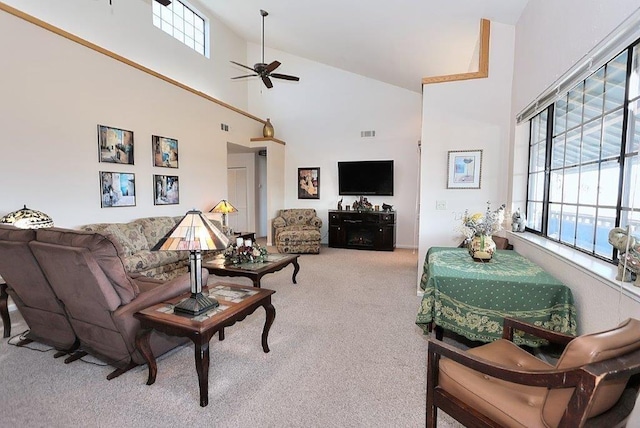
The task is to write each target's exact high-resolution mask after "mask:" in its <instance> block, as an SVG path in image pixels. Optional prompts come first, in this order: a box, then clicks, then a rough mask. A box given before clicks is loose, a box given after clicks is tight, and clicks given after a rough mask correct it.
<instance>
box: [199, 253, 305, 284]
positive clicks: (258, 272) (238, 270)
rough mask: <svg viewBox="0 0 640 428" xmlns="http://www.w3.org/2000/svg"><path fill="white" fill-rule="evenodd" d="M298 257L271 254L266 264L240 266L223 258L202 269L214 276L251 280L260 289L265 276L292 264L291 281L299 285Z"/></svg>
mask: <svg viewBox="0 0 640 428" xmlns="http://www.w3.org/2000/svg"><path fill="white" fill-rule="evenodd" d="M298 257H299V255H298V254H269V255H268V256H267V258H266V260H265V261H264V262H260V263H238V264H233V263H231V262H227V261H226V260H225V259H224V257H221V258H216V259H213V260H211V261H208V262H204V263H202V267H203V268H205V269H207V270H208V271H209V273H210V274H212V275H217V276H231V277H236V276H242V277H245V278H249V279H251V281H253V286H254V287H257V288H260V279H261V278H262V277H263V276H265V275H266V274H268V273H274V272H277V271H279V270H282V269H284V268H285V267H286V266H288V265H290V264H293V275H292V276H291V281H292V282H293V283H294V284H297V282H296V275H298V272H299V271H300V265H299V264H298Z"/></svg>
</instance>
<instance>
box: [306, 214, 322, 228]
mask: <svg viewBox="0 0 640 428" xmlns="http://www.w3.org/2000/svg"><path fill="white" fill-rule="evenodd" d="M309 224H310V225H311V226H315V227H317V228H318V229H320V228H321V227H322V220H321V219H320V217H317V216H316V217H313V218H312V219H311V220H309Z"/></svg>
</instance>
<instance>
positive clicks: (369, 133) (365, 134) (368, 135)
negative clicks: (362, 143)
mask: <svg viewBox="0 0 640 428" xmlns="http://www.w3.org/2000/svg"><path fill="white" fill-rule="evenodd" d="M375 136H376V131H360V137H361V138H373V137H375Z"/></svg>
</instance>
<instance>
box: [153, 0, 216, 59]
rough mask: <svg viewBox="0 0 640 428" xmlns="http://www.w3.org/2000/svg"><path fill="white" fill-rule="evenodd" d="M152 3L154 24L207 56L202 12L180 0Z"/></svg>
mask: <svg viewBox="0 0 640 428" xmlns="http://www.w3.org/2000/svg"><path fill="white" fill-rule="evenodd" d="M151 3H152V4H153V25H155V26H156V27H158V28H160V29H161V30H162V31H164V32H165V33H167V34H170V35H171V36H173V37H175V38H176V39H178V40H180V41H181V42H182V43H184V44H185V45H187V46H189V47H190V48H191V49H193V50H195V51H196V52H198V53H199V54H202V55H205V56H206V44H205V20H204V18H202V17H201V16H200V14H198V13H197V12H196V11H195V10H193V9H192V8H191V7H189V6H187V5H185V4H184V3H182V2H180V1H179V0H173V1H172V2H171V3H170V4H169V5H168V6H162V5H161V4H160V3H158V2H157V1H152V2H151Z"/></svg>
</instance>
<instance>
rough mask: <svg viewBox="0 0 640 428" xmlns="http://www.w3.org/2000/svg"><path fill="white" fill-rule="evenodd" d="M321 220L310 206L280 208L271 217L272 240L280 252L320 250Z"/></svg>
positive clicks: (315, 251) (313, 252)
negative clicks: (275, 215) (272, 217)
mask: <svg viewBox="0 0 640 428" xmlns="http://www.w3.org/2000/svg"><path fill="white" fill-rule="evenodd" d="M321 227H322V220H321V219H320V218H319V217H318V216H317V215H316V210H314V209H311V208H306V209H301V208H293V209H286V210H280V213H279V215H278V217H276V218H274V219H273V228H274V230H275V233H274V241H275V244H276V248H277V249H278V252H280V253H312V254H318V253H319V252H320V238H321V235H320V228H321Z"/></svg>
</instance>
